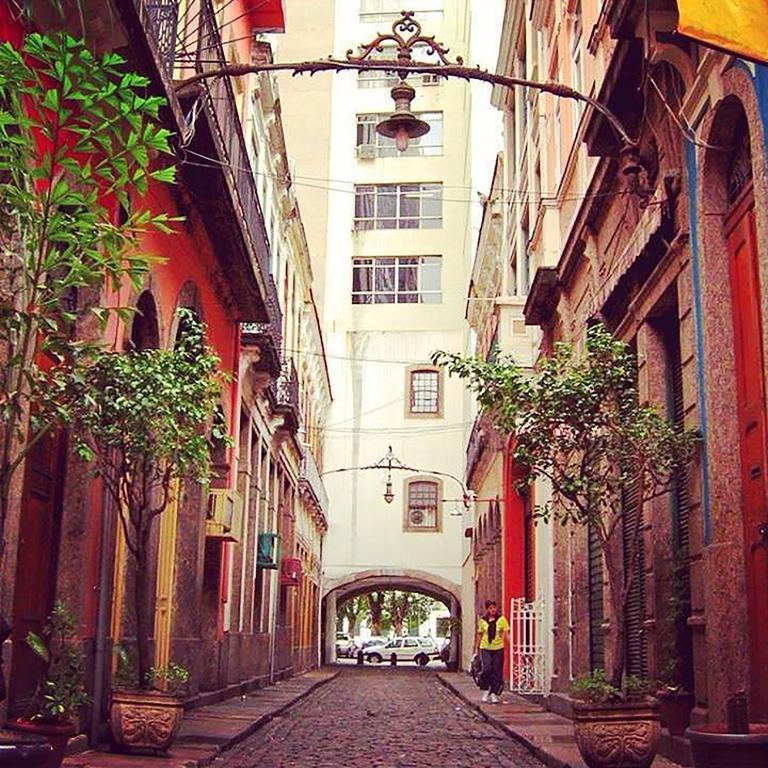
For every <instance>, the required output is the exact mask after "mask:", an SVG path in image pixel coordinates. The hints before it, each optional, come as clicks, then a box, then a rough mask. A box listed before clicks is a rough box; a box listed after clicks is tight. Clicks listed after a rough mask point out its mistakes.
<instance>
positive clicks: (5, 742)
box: [0, 729, 53, 768]
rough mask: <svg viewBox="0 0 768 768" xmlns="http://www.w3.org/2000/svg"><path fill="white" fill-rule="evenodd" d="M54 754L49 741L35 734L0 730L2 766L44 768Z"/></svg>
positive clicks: (10, 767)
mask: <svg viewBox="0 0 768 768" xmlns="http://www.w3.org/2000/svg"><path fill="white" fill-rule="evenodd" d="M52 754H53V748H52V747H51V745H50V744H49V743H48V740H47V739H46V738H45V737H43V736H39V735H36V734H33V733H18V732H14V731H10V730H4V729H0V766H2V767H3V768H5V766H8V768H44V766H46V765H47V763H46V761H47V760H48V759H49V758H50V756H51V755H52Z"/></svg>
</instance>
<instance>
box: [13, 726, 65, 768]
mask: <svg viewBox="0 0 768 768" xmlns="http://www.w3.org/2000/svg"><path fill="white" fill-rule="evenodd" d="M8 728H10V729H11V730H13V731H19V732H20V733H30V734H36V735H38V736H42V737H44V738H45V739H46V740H47V741H48V744H49V745H50V747H51V751H50V753H49V754H48V756H47V757H46V759H45V760H44V761H43V762H42V763H40V765H41V766H42V767H43V768H59V766H60V765H61V763H62V761H63V760H64V755H65V753H66V751H67V742H68V741H69V740H70V739H71V738H72V737H73V736H74V735H75V732H76V731H75V726H74V725H72V723H56V722H50V721H45V720H24V719H19V720H12V721H11V722H10V723H8Z"/></svg>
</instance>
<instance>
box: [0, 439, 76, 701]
mask: <svg viewBox="0 0 768 768" xmlns="http://www.w3.org/2000/svg"><path fill="white" fill-rule="evenodd" d="M65 445H66V440H65V439H64V436H63V435H62V434H60V433H51V434H50V435H48V436H47V437H45V438H43V439H42V440H41V441H40V442H39V443H38V444H37V445H36V446H35V447H34V448H33V449H32V451H31V452H30V454H29V456H28V457H27V460H26V470H25V476H24V490H23V495H22V503H21V519H20V525H19V550H18V561H17V570H16V584H15V590H14V600H13V628H12V633H11V640H12V643H13V662H12V666H11V675H10V685H9V700H10V704H9V706H10V711H11V714H15V715H16V714H25V710H26V709H27V707H28V706H29V702H30V699H31V697H32V696H33V695H34V693H35V690H36V688H37V685H38V683H39V679H40V674H41V672H42V669H43V667H42V663H41V662H40V660H39V659H38V658H37V657H36V656H35V655H34V654H33V653H32V651H30V649H29V647H28V646H27V643H26V637H27V633H28V632H30V631H32V632H37V633H39V632H40V631H41V629H42V627H43V624H44V623H45V620H46V618H47V617H48V615H49V614H50V612H51V608H52V607H53V601H54V597H55V592H56V569H57V564H58V552H59V531H60V528H61V489H62V486H63V474H64V458H65V456H64V453H65Z"/></svg>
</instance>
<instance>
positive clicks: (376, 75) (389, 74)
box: [357, 45, 400, 88]
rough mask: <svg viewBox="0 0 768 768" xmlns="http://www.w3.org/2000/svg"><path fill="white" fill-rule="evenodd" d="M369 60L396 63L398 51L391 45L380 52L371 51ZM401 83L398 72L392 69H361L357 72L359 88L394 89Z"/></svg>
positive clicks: (383, 47)
mask: <svg viewBox="0 0 768 768" xmlns="http://www.w3.org/2000/svg"><path fill="white" fill-rule="evenodd" d="M368 58H369V59H371V60H373V61H376V60H379V61H381V60H384V61H394V60H395V59H397V49H396V48H395V47H394V46H391V45H385V46H382V49H381V50H380V51H376V50H374V51H371V54H370V56H369V57H368ZM399 82H400V77H399V76H398V74H397V72H395V71H394V70H390V69H360V70H358V72H357V87H358V88H392V87H393V86H395V85H397V84H398V83H399Z"/></svg>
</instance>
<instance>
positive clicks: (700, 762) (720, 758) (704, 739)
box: [685, 723, 768, 768]
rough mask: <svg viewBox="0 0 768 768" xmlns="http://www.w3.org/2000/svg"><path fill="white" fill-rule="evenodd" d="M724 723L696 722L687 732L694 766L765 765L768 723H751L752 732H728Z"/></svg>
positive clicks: (761, 767)
mask: <svg viewBox="0 0 768 768" xmlns="http://www.w3.org/2000/svg"><path fill="white" fill-rule="evenodd" d="M726 728H727V727H726V725H725V724H724V723H710V724H708V725H692V726H691V727H690V728H688V730H687V731H686V732H685V735H686V737H687V739H688V741H690V743H691V757H693V765H694V768H765V767H766V766H768V723H750V725H749V733H728V732H727V730H726Z"/></svg>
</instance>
